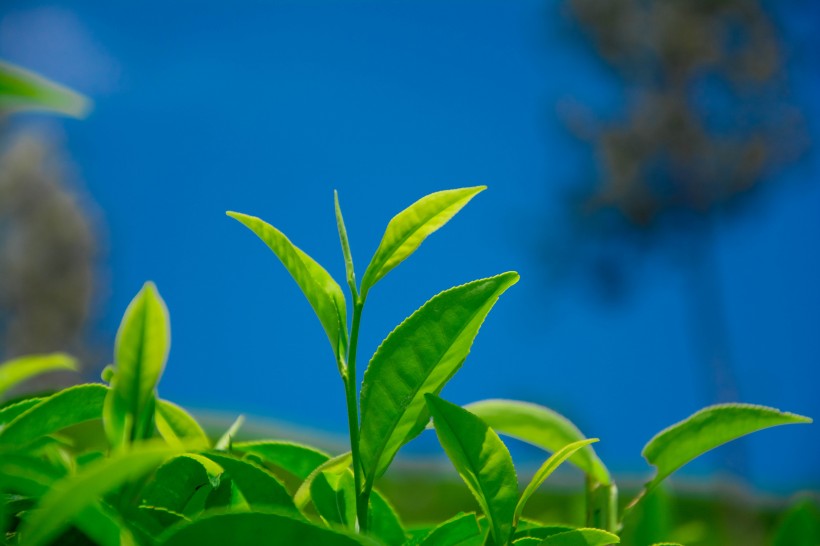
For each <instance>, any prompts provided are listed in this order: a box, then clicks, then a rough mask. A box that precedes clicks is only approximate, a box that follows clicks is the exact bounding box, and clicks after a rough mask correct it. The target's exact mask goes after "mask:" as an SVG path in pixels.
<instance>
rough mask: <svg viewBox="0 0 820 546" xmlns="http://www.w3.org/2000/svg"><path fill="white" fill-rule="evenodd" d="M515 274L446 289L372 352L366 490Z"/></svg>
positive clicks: (365, 410)
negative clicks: (426, 396) (426, 398)
mask: <svg viewBox="0 0 820 546" xmlns="http://www.w3.org/2000/svg"><path fill="white" fill-rule="evenodd" d="M517 281H518V274H517V273H512V272H510V273H503V274H501V275H497V276H495V277H490V278H487V279H481V280H477V281H473V282H470V283H467V284H464V285H462V286H457V287H455V288H451V289H449V290H446V291H444V292H442V293H440V294H438V295H437V296H435V297H433V298H432V299H431V300H430V301H428V302H427V303H425V304H424V305H423V306H422V307H421V308H420V309H418V310H417V311H416V312H415V313H413V314H412V315H411V316H410V317H409V318H407V319H406V320H405V321H404V322H402V323H401V324H400V325H399V326H398V327H397V328H396V329H395V330H393V331H392V332H391V333H390V334H389V335H388V336H387V338H386V339H385V340H384V341H383V342H382V344H381V346H380V347H379V348H378V349H377V350H376V353H375V354H374V355H373V358H372V359H371V360H370V364H369V366H368V368H367V371H366V372H365V374H364V382H363V384H362V392H361V415H362V417H361V432H360V436H359V437H360V442H361V444H360V452H361V461H362V468H363V469H364V473H365V483H366V486H365V487H366V488H369V487H370V486H371V485H372V484H373V482H374V480H375V479H376V478H377V477H378V476H380V475H381V474H382V473H383V472H384V471H385V470H386V469H387V467H388V466H389V465H390V462H391V461H392V460H393V458H394V457H395V455H396V453H397V452H398V450H399V448H400V447H401V446H402V445H404V444H405V443H407V442H408V441H410V440H411V439H412V438H414V437H415V436H416V435H418V434H419V432H421V431H422V430H423V429H424V426H425V425H426V424H427V421H428V419H429V413H428V412H427V407H426V406H425V403H424V395H425V394H426V393H439V392H440V391H441V389H442V388H443V387H444V385H445V384H446V383H447V381H449V379H450V378H451V377H452V376H453V375H454V374H455V373H456V371H457V370H458V369H459V368H460V367H461V365H462V363H463V362H464V359H465V358H466V357H467V355H468V354H469V352H470V347H471V345H472V343H473V340H474V339H475V337H476V335H477V334H478V330H479V328H480V327H481V324H482V323H483V322H484V319H485V317H486V316H487V314H488V313H489V312H490V309H491V308H492V307H493V305H494V304H495V302H496V301H497V300H498V297H499V296H500V295H501V294H502V293H503V292H504V291H505V290H507V289H508V288H509V287H510V286H512V285H513V284H515V283H516V282H517Z"/></svg>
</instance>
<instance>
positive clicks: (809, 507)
mask: <svg viewBox="0 0 820 546" xmlns="http://www.w3.org/2000/svg"><path fill="white" fill-rule="evenodd" d="M818 544H820V510H818V508H817V504H815V502H814V501H813V500H811V499H803V500H801V501H799V502H797V503H795V504H794V505H793V506H792V507H791V508H789V510H788V511H786V513H785V514H783V517H782V519H781V520H780V523H779V524H778V526H777V529H775V534H774V539H773V540H772V546H817V545H818Z"/></svg>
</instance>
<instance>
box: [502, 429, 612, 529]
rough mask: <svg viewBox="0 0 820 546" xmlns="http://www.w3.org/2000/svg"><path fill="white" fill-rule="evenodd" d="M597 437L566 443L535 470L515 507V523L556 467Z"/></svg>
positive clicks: (595, 440)
mask: <svg viewBox="0 0 820 546" xmlns="http://www.w3.org/2000/svg"><path fill="white" fill-rule="evenodd" d="M597 441H598V439H597V438H591V439H589V440H580V441H578V442H573V443H571V444H569V445H566V446H564V447H562V448H561V449H559V450H558V451H556V452H555V453H553V454H552V455H551V456H550V458H549V459H547V460H546V461H544V464H542V465H541V467H540V468H539V469H538V470H537V471H536V472H535V475H534V476H533V477H532V480H531V481H530V483H529V484H527V487H526V488H525V489H524V492H523V493H521V498H520V499H519V501H518V504H517V505H516V507H515V517H514V518H513V522H514V523H513V524H514V525H517V524H518V519H519V518H520V517H521V513H522V512H523V511H524V506H525V505H526V504H527V501H528V500H529V499H530V497H531V496H532V494H533V493H535V491H536V490H537V489H538V488H539V487H540V486H541V484H542V483H544V481H545V480H546V479H547V478H549V477H550V475H551V474H552V473H553V472H555V469H556V468H558V467H559V466H560V465H561V463H563V462H564V461H566V460H567V459H568V458H569V457H570V456H572V454H573V453H575V452H577V451H578V450H579V449H581V448H583V447H584V446H587V445H589V444H591V443H594V442H597Z"/></svg>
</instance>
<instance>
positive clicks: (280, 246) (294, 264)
mask: <svg viewBox="0 0 820 546" xmlns="http://www.w3.org/2000/svg"><path fill="white" fill-rule="evenodd" d="M227 215H228V216H230V217H231V218H233V219H235V220H237V221H238V222H240V223H241V224H242V225H244V226H245V227H247V228H248V229H250V230H251V231H252V232H254V233H255V234H256V236H257V237H259V238H260V239H261V240H262V242H264V243H265V244H266V245H267V246H268V248H270V249H271V250H272V251H273V253H274V254H276V256H277V257H278V258H279V260H280V261H281V262H282V265H284V266H285V269H287V270H288V273H290V275H291V276H292V277H293V280H295V281H296V284H298V285H299V288H301V289H302V293H303V294H304V295H305V297H306V298H307V300H308V302H310V306H311V307H313V311H314V312H315V313H316V316H317V317H319V322H321V323H322V327H323V328H324V329H325V333H326V334H327V337H328V339H329V340H330V345H331V347H332V348H333V354H334V355H335V356H336V360H337V361H339V360H340V359H341V358H342V357H343V356H344V354H345V348H346V346H347V318H346V317H347V305H346V303H345V297H344V294H343V293H342V289H341V288H340V287H339V285H338V284H337V283H336V281H335V280H333V277H331V276H330V273H328V272H327V271H325V269H324V268H323V267H322V266H321V265H319V264H318V263H317V262H316V261H315V260H314V259H313V258H311V257H310V256H308V255H307V254H305V253H304V252H303V251H302V250H300V249H299V248H298V247H296V246H295V245H294V244H293V243H291V242H290V240H289V239H288V238H287V237H285V235H284V234H283V233H282V232H281V231H279V230H278V229H276V228H275V227H273V226H272V225H270V224H268V223H266V222H264V221H263V220H260V219H259V218H257V217H255V216H248V215H246V214H240V213H238V212H228V213H227Z"/></svg>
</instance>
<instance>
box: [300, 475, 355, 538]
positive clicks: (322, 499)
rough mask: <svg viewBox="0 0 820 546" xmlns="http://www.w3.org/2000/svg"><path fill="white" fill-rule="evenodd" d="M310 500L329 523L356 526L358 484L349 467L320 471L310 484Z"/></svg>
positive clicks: (351, 527) (349, 527)
mask: <svg viewBox="0 0 820 546" xmlns="http://www.w3.org/2000/svg"><path fill="white" fill-rule="evenodd" d="M310 500H311V502H313V506H314V507H315V508H316V511H317V512H319V515H320V516H321V517H322V519H323V520H324V521H325V522H326V523H328V524H329V525H334V524H335V525H339V526H341V527H347V528H348V529H351V530H353V529H354V528H355V525H356V486H355V485H354V483H353V473H352V472H351V471H350V470H349V469H347V468H345V469H344V470H343V471H341V472H332V471H322V472H319V473H318V474H317V475H316V476H315V477H314V478H313V480H312V482H311V484H310Z"/></svg>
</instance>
